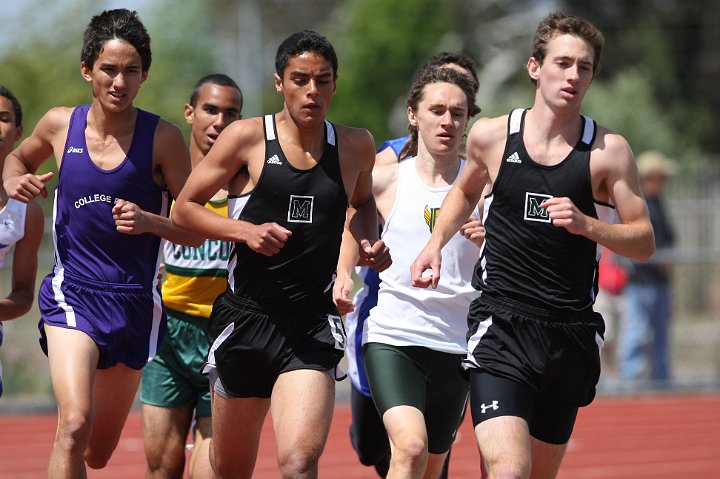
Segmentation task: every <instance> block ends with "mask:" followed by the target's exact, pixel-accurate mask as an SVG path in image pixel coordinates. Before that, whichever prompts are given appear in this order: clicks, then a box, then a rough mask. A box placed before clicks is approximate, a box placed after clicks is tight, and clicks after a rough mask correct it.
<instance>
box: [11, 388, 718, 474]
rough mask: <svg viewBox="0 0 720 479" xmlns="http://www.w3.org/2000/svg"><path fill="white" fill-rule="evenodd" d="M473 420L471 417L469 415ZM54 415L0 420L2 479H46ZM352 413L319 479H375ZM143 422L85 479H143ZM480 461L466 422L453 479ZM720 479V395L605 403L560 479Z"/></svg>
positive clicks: (263, 456) (268, 443) (334, 435)
mask: <svg viewBox="0 0 720 479" xmlns="http://www.w3.org/2000/svg"><path fill="white" fill-rule="evenodd" d="M468 416H469V414H468ZM55 421H56V417H55V415H54V414H38V415H18V416H11V415H5V416H0V479H37V478H41V477H44V473H45V466H46V463H47V457H48V454H49V452H50V447H51V444H52V440H53V434H54V430H55ZM349 422H350V408H349V406H348V405H347V404H338V405H337V407H336V409H335V417H334V419H333V424H332V428H331V430H330V437H329V439H328V444H327V447H326V448H325V452H324V454H323V456H322V458H321V460H320V477H322V478H343V479H354V478H373V477H375V476H374V471H373V470H372V469H370V468H367V467H364V466H362V465H360V463H359V462H358V461H357V459H356V458H355V454H354V452H353V451H352V448H351V446H350V442H349V439H348V432H347V431H348V424H349ZM272 434H273V433H272V428H271V427H269V424H268V423H266V424H265V429H264V430H263V437H262V442H261V446H260V454H259V457H258V461H257V466H256V468H255V475H254V477H255V478H258V479H265V478H277V477H278V475H277V468H276V465H275V456H274V454H275V451H274V446H273V436H272ZM144 470H145V462H144V453H143V444H142V432H141V426H140V415H139V413H137V412H133V413H131V415H130V417H129V419H128V422H127V425H126V427H125V430H124V431H123V435H122V438H121V439H120V444H119V445H118V448H117V450H116V452H115V455H114V456H113V458H112V459H111V460H110V463H109V464H108V466H107V467H106V468H105V469H103V470H100V471H92V470H91V471H89V473H88V477H89V478H91V479H95V478H98V479H100V478H106V479H110V478H113V479H119V478H122V479H128V478H142V477H143V476H144ZM479 476H480V466H479V456H478V453H477V448H476V446H475V439H474V437H473V431H472V426H471V423H470V420H469V417H468V418H466V421H465V423H464V424H463V425H462V428H461V429H460V431H459V433H458V438H457V441H456V442H455V445H454V446H453V453H452V460H451V463H450V477H451V478H453V479H477V478H478V477H479ZM679 477H682V478H683V479H694V478H697V479H711V478H716V477H720V393H717V394H696V395H661V396H640V397H619V398H611V397H601V398H598V399H597V400H596V401H595V402H594V403H593V404H592V405H591V406H589V407H587V408H584V409H582V410H581V412H580V416H579V418H578V421H577V424H576V427H575V433H574V434H573V438H572V439H571V441H570V445H569V448H568V453H567V455H566V457H565V461H564V463H563V466H562V469H561V471H560V475H559V479H604V478H608V479H610V478H612V479H650V478H653V479H664V478H667V479H670V478H673V479H675V478H679Z"/></svg>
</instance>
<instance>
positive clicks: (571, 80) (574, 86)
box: [528, 34, 594, 108]
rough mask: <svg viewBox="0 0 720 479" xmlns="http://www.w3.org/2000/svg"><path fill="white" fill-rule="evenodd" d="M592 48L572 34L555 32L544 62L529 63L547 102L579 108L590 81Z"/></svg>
mask: <svg viewBox="0 0 720 479" xmlns="http://www.w3.org/2000/svg"><path fill="white" fill-rule="evenodd" d="M593 59H594V56H593V49H592V47H591V46H590V44H589V43H588V42H587V41H585V40H583V39H582V38H580V37H576V36H574V35H568V34H563V35H558V36H557V37H555V38H554V39H552V40H551V41H550V42H549V43H548V46H547V54H546V55H545V61H544V62H543V64H542V65H540V64H539V63H538V62H537V61H536V60H535V59H534V58H531V59H530V61H529V62H528V72H529V74H530V76H531V78H534V79H536V80H537V81H538V86H539V88H540V89H541V92H542V95H543V97H544V98H545V100H546V102H547V103H548V104H551V105H556V106H569V107H572V108H579V107H580V105H581V103H582V100H583V98H584V97H585V93H587V90H588V89H589V88H590V85H591V84H592V80H593Z"/></svg>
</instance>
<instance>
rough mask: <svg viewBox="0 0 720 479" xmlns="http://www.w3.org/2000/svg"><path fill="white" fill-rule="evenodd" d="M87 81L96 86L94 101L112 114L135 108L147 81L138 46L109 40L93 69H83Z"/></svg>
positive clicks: (85, 67)
mask: <svg viewBox="0 0 720 479" xmlns="http://www.w3.org/2000/svg"><path fill="white" fill-rule="evenodd" d="M81 71H82V75H83V78H85V80H86V81H87V82H89V83H90V84H92V89H93V98H96V99H97V100H98V101H99V102H100V105H102V107H103V108H105V109H107V110H108V111H123V110H125V109H126V108H128V107H130V106H132V102H133V100H134V99H135V96H137V94H138V91H139V90H140V85H142V83H143V82H144V81H145V79H146V78H147V72H144V71H143V69H142V61H141V58H140V55H139V54H138V52H137V50H135V47H133V46H132V45H130V44H129V43H127V42H125V41H123V40H118V39H113V40H108V41H106V42H105V43H104V44H103V46H102V49H101V50H100V54H99V55H98V57H97V59H96V60H95V64H94V65H92V68H89V67H88V66H87V65H85V64H84V63H83V64H82V66H81Z"/></svg>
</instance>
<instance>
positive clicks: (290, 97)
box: [275, 52, 335, 124]
mask: <svg viewBox="0 0 720 479" xmlns="http://www.w3.org/2000/svg"><path fill="white" fill-rule="evenodd" d="M275 89H276V90H277V91H278V92H279V93H282V95H283V98H284V100H285V105H286V107H287V109H288V111H289V112H290V114H291V115H292V116H293V118H294V119H295V121H297V122H298V123H299V124H305V123H317V122H318V121H322V120H324V119H325V113H326V112H327V110H328V108H329V107H330V103H331V101H332V97H333V95H334V94H335V72H334V71H333V68H332V65H331V64H330V62H329V61H328V60H326V59H325V57H323V56H322V55H319V54H317V53H313V52H305V53H301V54H300V55H296V56H294V57H292V58H290V61H289V62H288V64H287V67H286V68H285V71H284V72H283V77H282V78H280V77H279V76H278V75H277V74H276V75H275Z"/></svg>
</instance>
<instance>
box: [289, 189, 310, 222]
mask: <svg viewBox="0 0 720 479" xmlns="http://www.w3.org/2000/svg"><path fill="white" fill-rule="evenodd" d="M313 199H314V196H296V195H290V206H288V218H287V220H288V222H290V223H312V215H313Z"/></svg>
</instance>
